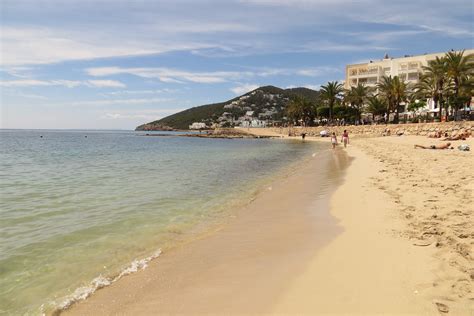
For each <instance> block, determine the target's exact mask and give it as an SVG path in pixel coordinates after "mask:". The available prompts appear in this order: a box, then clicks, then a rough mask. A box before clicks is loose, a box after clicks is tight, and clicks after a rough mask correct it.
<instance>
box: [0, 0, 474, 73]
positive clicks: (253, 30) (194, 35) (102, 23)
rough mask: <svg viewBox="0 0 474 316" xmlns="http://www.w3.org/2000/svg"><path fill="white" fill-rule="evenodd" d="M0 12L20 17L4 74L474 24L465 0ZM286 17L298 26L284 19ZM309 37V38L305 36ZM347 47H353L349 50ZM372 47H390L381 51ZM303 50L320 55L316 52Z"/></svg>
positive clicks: (385, 38)
mask: <svg viewBox="0 0 474 316" xmlns="http://www.w3.org/2000/svg"><path fill="white" fill-rule="evenodd" d="M18 2H20V3H21V1H18ZM12 3H14V2H12ZM15 3H16V2H15ZM51 3H54V1H51ZM71 3H73V4H71ZM91 3H94V5H91ZM188 3H189V4H188ZM3 9H4V10H5V12H6V13H5V14H6V15H7V14H8V15H9V16H12V17H13V16H14V17H18V21H17V22H15V24H14V25H13V24H12V25H8V23H6V22H3V21H2V23H3V25H2V32H1V34H0V42H1V43H2V64H3V65H4V66H5V65H10V66H12V65H26V64H45V63H46V64H47V63H56V62H63V61H69V60H84V59H95V58H108V57H121V56H136V55H150V54H160V53H165V52H172V51H178V50H186V51H189V52H194V53H197V54H204V55H205V54H211V55H212V54H215V53H217V52H219V53H220V54H224V55H225V54H231V55H242V54H249V55H251V54H261V53H269V52H275V51H278V52H292V51H293V49H294V46H295V44H296V46H297V44H298V43H305V42H308V41H311V39H314V38H315V37H314V36H313V35H321V32H319V31H318V30H321V29H322V27H324V30H325V31H324V34H323V36H329V37H327V38H331V36H332V35H333V34H332V31H331V29H337V28H338V27H339V26H340V22H341V21H344V22H345V23H347V25H348V26H347V28H349V29H352V27H354V29H355V30H357V29H359V30H361V29H367V25H362V24H363V23H365V24H382V25H384V26H386V28H389V29H394V28H399V29H400V28H406V29H408V30H403V29H402V30H401V31H400V32H399V33H398V34H396V33H394V34H392V35H393V36H389V35H390V34H388V33H389V32H385V33H386V34H381V35H375V37H376V38H375V43H373V45H369V46H366V47H365V49H366V50H368V49H382V47H385V46H387V47H391V46H395V45H393V44H392V45H390V44H391V43H393V41H394V39H395V38H396V37H398V38H397V40H399V39H400V38H399V37H400V36H412V35H417V34H418V32H421V33H422V32H426V33H434V34H442V35H445V36H450V37H454V38H464V39H470V38H469V37H472V35H473V29H472V22H471V20H472V19H469V18H470V17H469V15H468V12H472V1H469V0H456V1H438V2H436V5H433V4H432V2H431V1H428V0H419V1H411V0H399V1H396V2H387V1H380V0H358V1H351V0H314V1H311V0H294V1H287V0H246V1H245V0H242V1H199V2H191V1H185V3H184V4H182V5H181V7H180V10H177V9H176V8H175V7H174V2H168V1H157V2H153V1H152V2H148V1H145V2H143V1H141V2H127V5H124V6H122V5H120V6H110V3H109V1H96V2H90V1H68V4H64V5H47V6H34V11H33V6H29V5H20V4H18V5H12V4H11V3H10V4H5V5H4V7H3ZM103 12H109V13H110V14H109V15H108V19H107V20H104V19H102V18H99V15H98V13H103ZM229 12H230V13H231V14H229ZM33 13H34V14H36V15H37V16H38V18H37V19H35V20H34V21H32V22H30V24H23V25H21V24H20V21H22V20H26V19H25V18H24V17H25V16H27V17H28V16H30V15H31V14H33ZM56 16H61V18H62V19H63V20H65V21H67V22H68V23H63V24H58V27H57V28H52V27H45V25H49V24H48V23H46V22H43V21H47V20H50V19H53V18H55V17H56ZM84 16H87V17H88V18H89V19H88V23H84ZM288 16H298V18H297V19H288V18H287V17H288ZM22 18H23V19H22ZM124 21H125V22H124ZM275 21H278V23H275ZM35 22H36V24H33V23H35ZM90 29H94V32H90ZM339 29H340V28H339ZM307 30H315V32H314V33H313V34H311V35H309V36H306V35H304V33H305V32H306V33H307ZM328 30H329V31H328ZM403 32H406V33H405V34H403ZM334 33H336V31H334ZM269 35H270V36H269ZM274 35H280V36H274ZM418 35H419V34H418ZM377 38H378V39H377ZM293 39H294V41H293ZM347 39H349V40H350V41H351V45H352V46H351V45H349V46H347V45H348V44H347V42H348V41H347ZM378 41H382V42H384V43H385V42H387V43H388V44H387V45H381V43H380V42H378ZM368 43H370V42H368V41H367V38H364V35H363V34H361V35H360V36H358V35H356V36H354V37H352V38H349V37H345V38H335V39H334V43H333V45H326V50H330V49H335V50H339V51H341V50H345V51H347V50H351V49H354V48H355V47H357V46H358V45H357V44H368ZM360 46H362V47H363V46H364V45H360ZM307 49H314V50H316V51H318V47H317V46H310V47H307ZM165 80H166V78H165Z"/></svg>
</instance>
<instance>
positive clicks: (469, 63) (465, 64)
mask: <svg viewBox="0 0 474 316" xmlns="http://www.w3.org/2000/svg"><path fill="white" fill-rule="evenodd" d="M445 60H446V74H447V77H448V78H449V79H451V80H452V81H453V99H454V103H455V104H454V111H455V117H456V113H457V110H458V108H459V106H460V102H459V90H460V87H461V84H462V83H463V82H465V81H467V76H469V75H472V74H473V72H474V55H473V54H471V55H467V56H464V50H463V51H461V52H454V51H451V52H448V53H447V54H446V56H445Z"/></svg>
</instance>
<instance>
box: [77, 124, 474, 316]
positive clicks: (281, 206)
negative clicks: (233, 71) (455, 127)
mask: <svg viewBox="0 0 474 316" xmlns="http://www.w3.org/2000/svg"><path fill="white" fill-rule="evenodd" d="M252 132H254V131H253V130H252ZM261 133H265V135H268V130H265V129H262V130H261ZM309 140H311V139H309ZM315 140H318V141H325V142H327V143H328V147H329V146H330V144H329V141H328V140H327V139H323V140H321V139H319V138H318V139H315ZM415 143H417V144H423V145H430V144H435V143H440V141H439V140H433V139H428V138H425V137H418V136H408V137H403V136H402V137H396V136H392V137H379V138H363V139H362V138H361V139H354V140H351V144H350V145H349V146H348V148H347V149H342V148H341V147H342V146H338V148H337V149H336V150H335V151H334V156H332V159H329V160H327V165H326V168H325V169H326V170H333V171H334V170H337V169H338V168H339V169H343V165H346V164H347V163H348V160H347V156H346V155H344V153H347V154H348V156H349V157H351V158H353V160H352V162H351V164H350V167H349V169H348V171H347V173H346V175H345V178H344V183H343V184H342V185H340V186H339V187H338V188H337V190H336V192H335V193H334V194H333V195H332V196H331V199H330V202H329V206H330V211H331V214H332V215H333V216H334V218H335V219H336V220H337V221H338V225H337V226H336V225H335V223H334V221H333V219H334V218H332V219H331V216H328V215H327V214H325V213H324V212H317V211H315V210H321V209H324V208H325V207H327V205H326V202H325V199H324V196H325V194H324V192H323V193H322V194H317V192H319V190H320V189H325V190H326V194H327V193H328V192H329V191H328V187H330V182H328V183H326V184H325V185H323V186H322V187H318V186H320V185H321V184H320V183H318V181H317V180H315V179H318V178H321V169H320V168H317V163H316V164H315V162H317V159H314V160H312V161H311V162H310V163H308V164H307V166H306V167H305V168H304V169H303V170H300V171H299V172H297V173H296V174H294V175H292V176H290V177H288V178H287V179H285V180H282V181H280V182H279V183H275V184H273V185H272V190H271V191H270V190H268V191H267V192H264V193H262V194H260V195H259V196H258V198H257V199H256V200H255V201H254V202H253V203H251V204H250V205H249V206H248V208H247V209H246V210H244V211H242V212H240V213H239V216H238V217H237V218H236V219H235V220H233V221H231V222H230V223H229V224H227V225H226V226H224V227H222V229H221V230H219V231H217V232H215V233H213V234H210V235H208V236H205V237H203V238H202V239H200V240H197V241H195V242H193V243H190V244H188V245H185V246H183V247H180V248H178V249H175V250H174V251H171V252H170V253H169V254H167V255H165V256H163V257H162V258H161V257H160V258H159V260H157V261H156V263H155V264H154V265H152V266H151V267H150V269H148V270H145V271H143V272H140V273H137V274H135V275H133V276H130V277H127V278H124V279H122V280H121V281H119V282H117V284H115V285H112V286H111V287H109V288H106V289H104V290H100V291H98V292H97V293H96V294H95V295H93V296H92V297H91V298H90V299H88V300H87V301H86V302H85V303H80V304H78V305H77V306H75V307H74V308H72V309H71V310H70V311H68V313H71V314H78V315H86V314H87V315H91V314H128V315H132V314H133V315H135V314H179V313H181V314H215V315H221V314H307V315H327V314H338V315H381V314H383V315H437V314H440V313H441V314H445V313H446V312H447V313H449V315H473V311H474V295H473V286H472V283H473V281H474V280H473V278H474V269H473V258H472V250H473V246H474V244H473V241H474V227H473V219H472V213H473V206H472V205H473V204H472V202H473V201H472V200H473V194H472V193H473V183H474V181H473V180H474V172H473V170H472V166H473V163H472V162H473V159H472V152H461V151H458V150H457V149H454V150H423V149H414V148H413V145H414V144H415ZM460 143H468V144H470V146H471V148H473V147H474V146H473V145H474V144H473V141H472V138H471V139H469V140H468V141H456V142H453V144H454V145H455V146H457V145H458V144H460ZM341 154H342V155H341ZM330 157H331V156H328V158H330ZM338 164H342V166H339V165H338ZM339 175H340V173H339ZM329 176H331V174H329ZM337 177H338V176H337V175H336V174H332V179H337ZM329 178H331V177H329ZM336 182H337V181H333V182H331V183H336ZM315 188H319V189H316V190H315ZM338 227H339V228H338ZM341 228H342V231H341Z"/></svg>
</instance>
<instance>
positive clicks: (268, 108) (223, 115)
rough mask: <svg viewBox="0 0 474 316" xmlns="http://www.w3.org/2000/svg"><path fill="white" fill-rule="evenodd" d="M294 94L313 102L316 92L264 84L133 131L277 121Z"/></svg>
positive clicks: (316, 97)
mask: <svg viewBox="0 0 474 316" xmlns="http://www.w3.org/2000/svg"><path fill="white" fill-rule="evenodd" d="M295 96H300V97H304V98H306V99H308V100H309V101H311V102H314V103H316V102H317V101H318V99H319V92H318V91H315V90H311V89H308V88H292V89H281V88H278V87H274V86H264V87H260V88H258V89H255V90H253V91H250V92H248V93H246V94H244V95H242V96H239V97H236V98H233V99H231V100H228V101H225V102H221V103H213V104H206V105H201V106H197V107H193V108H190V109H187V110H184V111H181V112H179V113H175V114H173V115H170V116H167V117H165V118H162V119H160V120H157V121H153V122H150V123H147V124H143V125H140V126H138V127H137V128H136V130H168V129H188V128H189V125H191V124H192V123H194V122H203V123H206V125H207V126H213V125H214V126H215V125H216V124H220V126H227V125H230V122H232V124H235V125H238V122H239V119H243V118H244V117H245V119H246V120H251V119H259V120H265V121H279V120H282V118H283V117H284V116H285V115H286V107H287V105H288V103H289V101H290V100H291V99H292V98H293V97H295ZM250 113H251V115H248V114H250ZM226 124H227V125H226Z"/></svg>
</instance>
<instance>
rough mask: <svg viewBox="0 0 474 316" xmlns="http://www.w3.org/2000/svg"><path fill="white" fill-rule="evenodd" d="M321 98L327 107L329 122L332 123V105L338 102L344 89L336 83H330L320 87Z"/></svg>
mask: <svg viewBox="0 0 474 316" xmlns="http://www.w3.org/2000/svg"><path fill="white" fill-rule="evenodd" d="M320 91H321V98H322V99H323V100H324V101H325V102H326V104H327V105H328V107H329V121H330V122H332V116H333V109H334V105H335V104H336V103H337V102H338V101H339V100H340V97H341V94H342V93H343V92H344V88H343V86H342V84H341V83H339V82H338V81H330V82H328V83H327V84H326V85H323V86H321V90H320Z"/></svg>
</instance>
